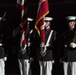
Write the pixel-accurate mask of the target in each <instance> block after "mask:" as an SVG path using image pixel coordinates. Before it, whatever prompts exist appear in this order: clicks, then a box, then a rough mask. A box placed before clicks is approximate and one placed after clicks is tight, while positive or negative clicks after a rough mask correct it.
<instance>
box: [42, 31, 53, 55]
mask: <svg viewBox="0 0 76 75" xmlns="http://www.w3.org/2000/svg"><path fill="white" fill-rule="evenodd" d="M52 33H53V30H51V32H50V34H49V37H48V40H47V42H46V45H45V47H44V50H43V51H42V52H43V53H41V55H42V56H45V55H46V50H47V46H49V42H50V39H51V37H52Z"/></svg>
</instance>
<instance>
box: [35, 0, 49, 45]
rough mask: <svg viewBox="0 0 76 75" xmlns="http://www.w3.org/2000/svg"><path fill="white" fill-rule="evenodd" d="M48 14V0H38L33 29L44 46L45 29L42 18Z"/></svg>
mask: <svg viewBox="0 0 76 75" xmlns="http://www.w3.org/2000/svg"><path fill="white" fill-rule="evenodd" d="M48 13H49V9H48V0H40V1H39V7H38V11H37V17H36V23H35V29H36V30H37V32H38V34H39V35H40V36H41V42H42V44H45V28H44V17H45V16H46V15H47V14H48Z"/></svg>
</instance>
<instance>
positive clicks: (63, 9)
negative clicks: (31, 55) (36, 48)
mask: <svg viewBox="0 0 76 75" xmlns="http://www.w3.org/2000/svg"><path fill="white" fill-rule="evenodd" d="M37 8H38V0H28V17H31V18H33V19H34V22H35V18H36V13H37ZM5 11H6V12H7V14H6V16H5V18H6V23H5V26H4V27H5V28H6V29H5V32H6V34H7V35H8V36H9V37H10V35H11V34H12V32H13V30H14V28H16V27H17V26H18V25H19V23H20V13H19V10H18V9H17V8H16V0H0V16H1V17H2V16H3V14H4V12H5ZM49 11H50V13H49V14H48V15H47V16H51V17H53V18H54V20H53V22H52V28H53V29H55V30H56V31H57V32H58V34H59V35H60V34H61V33H62V32H64V31H65V29H66V28H65V24H66V23H65V22H66V21H65V17H66V16H69V15H70V16H71V15H74V16H76V1H75V0H49ZM11 40H12V41H13V39H11ZM14 40H16V41H17V40H18V37H16V38H15V39H14ZM8 41H10V40H7V42H8ZM12 41H10V42H11V43H12ZM14 43H15V44H16V42H14ZM12 48H14V47H10V45H9V47H8V50H9V55H8V56H9V57H8V60H7V61H6V74H7V75H15V74H16V75H19V67H18V61H17V54H16V50H17V49H16V48H14V49H12ZM59 54H60V51H59V50H57V51H56V55H57V56H58V57H56V62H55V64H54V69H53V74H54V75H63V68H62V64H61V63H60V62H59V57H60V55H59ZM34 63H35V62H34ZM35 65H36V66H38V64H36V63H35Z"/></svg>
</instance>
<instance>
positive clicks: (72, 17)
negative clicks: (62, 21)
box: [66, 16, 76, 20]
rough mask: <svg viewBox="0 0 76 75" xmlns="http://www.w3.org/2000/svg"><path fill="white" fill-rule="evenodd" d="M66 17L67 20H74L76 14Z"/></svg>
mask: <svg viewBox="0 0 76 75" xmlns="http://www.w3.org/2000/svg"><path fill="white" fill-rule="evenodd" d="M66 18H67V20H76V16H68V17H66Z"/></svg>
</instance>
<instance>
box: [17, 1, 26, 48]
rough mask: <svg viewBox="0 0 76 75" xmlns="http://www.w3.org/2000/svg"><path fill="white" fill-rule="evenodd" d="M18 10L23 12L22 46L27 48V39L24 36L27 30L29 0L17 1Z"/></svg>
mask: <svg viewBox="0 0 76 75" xmlns="http://www.w3.org/2000/svg"><path fill="white" fill-rule="evenodd" d="M17 8H19V9H20V10H21V24H22V25H23V26H22V30H21V33H22V36H21V43H20V46H21V47H22V48H25V47H26V46H27V37H25V35H24V34H25V30H26V28H27V0H17Z"/></svg>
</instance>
